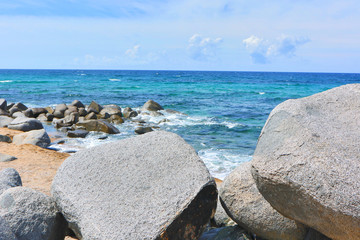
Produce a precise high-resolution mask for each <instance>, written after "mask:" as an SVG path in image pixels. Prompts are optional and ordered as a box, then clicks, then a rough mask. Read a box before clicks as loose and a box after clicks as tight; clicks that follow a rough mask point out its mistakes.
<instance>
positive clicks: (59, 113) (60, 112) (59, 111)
mask: <svg viewBox="0 0 360 240" xmlns="http://www.w3.org/2000/svg"><path fill="white" fill-rule="evenodd" d="M66 109H67V106H66V104H65V103H62V104H58V105H56V107H55V110H54V112H53V115H54V116H55V117H56V118H63V117H64V116H65V115H64V113H65V111H66Z"/></svg>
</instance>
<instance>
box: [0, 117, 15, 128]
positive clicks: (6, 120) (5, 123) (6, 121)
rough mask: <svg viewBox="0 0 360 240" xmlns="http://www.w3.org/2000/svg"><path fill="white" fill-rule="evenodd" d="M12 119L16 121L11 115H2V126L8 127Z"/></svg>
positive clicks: (0, 125)
mask: <svg viewBox="0 0 360 240" xmlns="http://www.w3.org/2000/svg"><path fill="white" fill-rule="evenodd" d="M12 121H14V119H13V118H11V117H8V116H0V127H2V128H3V127H7V126H8V125H9V124H10V123H11V122H12Z"/></svg>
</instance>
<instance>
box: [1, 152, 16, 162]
mask: <svg viewBox="0 0 360 240" xmlns="http://www.w3.org/2000/svg"><path fill="white" fill-rule="evenodd" d="M16 159H17V158H16V157H14V156H10V155H7V154H4V153H0V162H11V161H14V160H16Z"/></svg>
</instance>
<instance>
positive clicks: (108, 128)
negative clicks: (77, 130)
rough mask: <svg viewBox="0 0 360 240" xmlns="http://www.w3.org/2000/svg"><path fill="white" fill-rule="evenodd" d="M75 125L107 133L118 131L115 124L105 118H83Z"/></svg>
mask: <svg viewBox="0 0 360 240" xmlns="http://www.w3.org/2000/svg"><path fill="white" fill-rule="evenodd" d="M76 127H84V128H85V130H86V131H95V132H105V133H109V134H117V133H120V131H119V130H118V129H117V128H116V127H115V126H113V125H112V124H111V123H109V122H107V121H105V120H95V119H94V120H85V121H82V122H78V123H77V124H76Z"/></svg>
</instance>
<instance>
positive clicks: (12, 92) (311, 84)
mask: <svg viewBox="0 0 360 240" xmlns="http://www.w3.org/2000/svg"><path fill="white" fill-rule="evenodd" d="M357 82H360V74H344V73H273V72H196V71H115V70H106V71H102V70H0V98H5V99H7V101H8V102H22V103H24V104H25V105H28V106H48V105H55V104H59V103H71V102H72V101H73V100H74V99H78V100H80V101H82V102H83V103H84V104H89V103H90V102H91V101H92V100H95V101H97V102H98V103H100V104H102V105H105V104H118V105H119V106H121V107H127V106H129V107H132V108H137V107H140V106H142V105H143V104H144V103H145V102H146V101H147V100H149V99H153V100H155V101H157V102H158V103H160V104H161V105H162V106H163V107H164V108H170V109H174V110H177V111H180V112H183V113H185V114H187V116H182V115H166V116H165V117H166V118H168V119H170V122H169V123H165V124H161V125H160V127H161V129H164V130H168V131H172V132H175V133H178V134H179V135H180V136H182V137H183V138H185V140H187V141H188V142H189V143H190V144H191V145H192V146H193V147H194V148H195V149H196V150H197V151H198V153H199V155H200V157H201V158H202V159H203V160H204V161H205V163H206V165H207V166H208V167H209V169H210V171H211V172H212V173H213V174H214V175H215V176H218V177H223V176H225V175H226V174H227V173H228V172H229V171H230V170H231V169H233V168H234V167H235V166H236V165H238V164H239V163H240V162H243V161H248V160H250V159H251V155H252V154H253V152H254V150H255V147H256V141H257V138H258V136H259V133H260V131H261V128H262V126H263V125H264V123H265V121H266V119H267V116H268V115H269V113H270V111H271V110H272V109H273V108H274V107H275V106H276V105H277V104H279V103H281V102H283V101H285V100H287V99H290V98H300V97H305V96H309V95H312V94H314V93H317V92H321V91H324V90H327V89H330V88H333V87H336V86H340V85H343V84H349V83H357ZM148 120H150V121H152V122H153V123H156V122H158V121H159V120H161V118H151V119H148ZM118 127H119V129H120V131H121V132H122V134H120V135H119V136H112V137H111V138H110V140H113V139H116V138H125V137H129V136H130V135H133V128H134V126H133V125H130V124H124V125H123V126H118ZM48 128H50V126H48ZM94 139H95V138H92V136H90V137H89V138H88V139H86V140H78V141H75V140H71V141H70V140H69V142H68V143H69V145H73V146H75V145H82V146H85V147H88V146H93V145H94V144H98V142H97V141H96V140H94Z"/></svg>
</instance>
